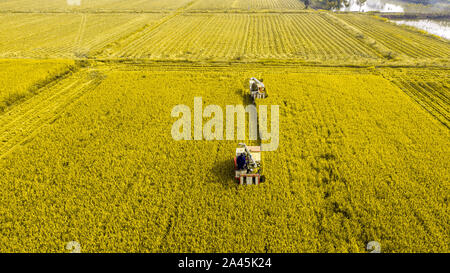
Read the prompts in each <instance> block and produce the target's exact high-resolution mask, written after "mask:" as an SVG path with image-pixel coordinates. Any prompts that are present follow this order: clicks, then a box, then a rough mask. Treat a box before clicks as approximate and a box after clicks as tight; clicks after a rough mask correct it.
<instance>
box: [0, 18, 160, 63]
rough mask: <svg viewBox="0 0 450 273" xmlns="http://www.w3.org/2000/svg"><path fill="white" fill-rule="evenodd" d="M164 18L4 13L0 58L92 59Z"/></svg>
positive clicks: (1, 27)
mask: <svg viewBox="0 0 450 273" xmlns="http://www.w3.org/2000/svg"><path fill="white" fill-rule="evenodd" d="M162 16H164V14H136V15H129V14H1V15H0V22H2V23H0V41H1V42H0V56H1V57H3V58H7V57H34V58H37V57H40V58H57V57H65V58H67V57H74V56H75V57H80V58H81V57H89V56H90V55H91V54H92V53H95V52H96V51H98V50H100V49H102V48H103V47H105V46H106V45H107V44H110V43H113V42H114V41H116V40H118V39H120V38H121V37H123V36H126V35H127V34H130V33H132V32H133V31H135V30H136V29H139V28H140V27H143V26H144V25H146V24H151V22H153V21H156V20H157V19H159V18H161V17H162ZM3 22H5V24H3Z"/></svg>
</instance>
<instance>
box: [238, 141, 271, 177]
mask: <svg viewBox="0 0 450 273" xmlns="http://www.w3.org/2000/svg"><path fill="white" fill-rule="evenodd" d="M239 146H240V147H238V148H237V149H236V157H235V158H234V167H235V175H234V178H236V180H238V182H239V185H244V184H247V185H259V184H260V183H263V182H264V181H265V177H264V175H262V174H261V173H262V165H261V146H247V145H245V144H244V143H239Z"/></svg>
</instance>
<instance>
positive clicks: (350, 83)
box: [0, 65, 450, 252]
mask: <svg viewBox="0 0 450 273" xmlns="http://www.w3.org/2000/svg"><path fill="white" fill-rule="evenodd" d="M109 69H114V71H107V70H108V67H106V66H105V67H102V73H105V74H106V75H107V79H105V80H104V81H103V82H102V83H101V84H100V85H99V86H98V87H97V88H95V89H94V90H93V92H89V94H88V95H87V96H86V97H84V98H83V99H81V100H80V101H79V102H78V103H76V104H72V105H71V106H70V107H68V108H67V110H66V111H65V113H64V114H63V115H62V116H61V118H60V119H58V120H56V121H55V122H54V123H52V124H51V125H50V126H49V127H46V128H44V130H43V131H42V133H41V134H39V135H37V136H36V137H35V138H34V139H33V140H31V141H30V142H29V143H28V144H27V145H26V146H23V147H21V148H20V149H17V150H16V151H15V152H14V153H11V154H10V155H8V156H6V157H5V158H4V159H3V161H1V162H0V164H2V165H1V168H0V176H1V177H4V181H8V183H5V185H3V186H2V187H0V199H2V200H4V202H2V203H0V212H1V213H2V215H3V216H4V217H3V219H5V220H4V221H3V222H1V223H0V234H1V235H2V236H0V238H7V239H5V240H0V249H1V250H2V251H24V250H26V251H42V252H48V251H58V252H62V251H65V250H64V247H65V244H66V243H67V242H68V241H73V240H75V241H78V242H80V243H81V247H82V251H83V252H121V251H126V252H130V251H134V252H136V251H137V252H204V251H205V252H265V251H267V252H278V251H280V252H327V251H329V252H338V251H342V252H346V251H355V252H359V251H364V248H365V246H366V244H367V242H368V241H371V240H377V241H379V242H380V243H381V245H382V249H383V252H403V251H404V252H407V251H408V252H409V251H443V252H445V251H448V245H447V244H446V242H447V241H448V233H446V231H445V225H446V222H445V221H446V219H447V218H446V210H445V207H443V206H442V204H443V203H445V202H446V201H445V200H447V199H448V192H449V185H448V182H447V181H449V180H450V179H449V177H448V176H449V171H448V166H447V165H448V164H446V162H448V161H449V160H450V159H449V154H450V153H449V150H448V147H450V145H448V139H449V133H448V130H447V128H445V127H443V126H442V125H440V124H437V123H434V122H432V121H431V120H430V118H429V116H428V115H426V114H425V113H424V112H423V111H421V110H420V108H417V107H416V106H415V104H414V103H412V102H411V101H410V100H409V99H408V97H407V96H406V95H405V94H404V93H403V92H401V91H400V90H399V89H398V88H397V87H395V86H394V85H392V84H391V83H390V82H389V81H387V80H384V79H383V78H381V77H380V76H374V75H370V74H368V70H364V71H359V70H354V69H338V68H313V67H306V68H303V67H297V68H286V69H285V68H275V67H269V68H263V67H251V66H243V67H241V68H238V67H235V68H232V69H229V70H227V69H226V68H215V69H209V68H203V70H201V68H193V67H188V68H187V70H188V71H183V69H182V67H180V68H176V67H162V66H161V67H142V66H141V67H139V66H133V67H127V66H126V65H122V66H119V67H109ZM134 70H137V71H134ZM252 76H256V77H259V78H264V82H265V83H266V85H267V86H268V88H269V98H267V99H266V100H263V101H261V102H260V103H262V104H267V105H269V106H270V105H272V104H275V105H279V106H280V120H279V122H280V145H279V148H278V149H277V151H274V152H265V153H264V154H263V164H264V166H263V169H264V172H265V174H266V176H267V178H268V180H267V182H266V183H265V184H262V185H260V186H257V187H239V186H236V185H235V182H234V179H233V163H232V159H233V156H234V152H235V148H236V145H237V142H239V141H237V140H236V141H206V140H201V141H175V140H173V138H172V136H171V127H172V124H173V123H174V122H175V121H176V120H177V119H178V118H172V117H171V111H172V109H173V107H174V106H175V105H178V104H185V105H187V106H189V107H190V109H191V111H193V99H194V97H196V96H201V97H202V98H203V99H202V100H203V105H204V107H206V106H207V105H212V104H214V105H218V106H220V107H221V108H222V109H224V107H225V105H234V104H241V103H243V102H245V101H246V99H245V97H244V95H245V94H246V92H247V88H248V86H247V79H248V78H249V77H252ZM380 90H382V92H380ZM206 120H208V119H207V118H206ZM424 135H425V136H426V137H424ZM17 212H20V213H17ZM413 246H414V247H415V248H414V249H411V247H413Z"/></svg>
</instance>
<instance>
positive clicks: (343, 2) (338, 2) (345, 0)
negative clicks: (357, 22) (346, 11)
mask: <svg viewBox="0 0 450 273" xmlns="http://www.w3.org/2000/svg"><path fill="white" fill-rule="evenodd" d="M349 4H350V1H349V0H327V6H328V8H329V9H340V8H342V6H346V7H348V5H349Z"/></svg>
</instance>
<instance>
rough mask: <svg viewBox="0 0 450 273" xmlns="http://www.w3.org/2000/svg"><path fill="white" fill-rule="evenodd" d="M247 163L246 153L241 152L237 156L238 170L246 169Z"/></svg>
mask: <svg viewBox="0 0 450 273" xmlns="http://www.w3.org/2000/svg"><path fill="white" fill-rule="evenodd" d="M246 163H247V160H246V157H245V153H242V154H240V155H239V156H238V157H237V158H236V164H237V168H238V170H243V169H245V164H246Z"/></svg>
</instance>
